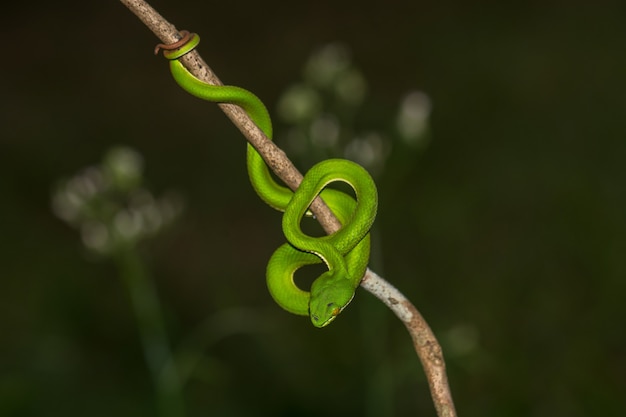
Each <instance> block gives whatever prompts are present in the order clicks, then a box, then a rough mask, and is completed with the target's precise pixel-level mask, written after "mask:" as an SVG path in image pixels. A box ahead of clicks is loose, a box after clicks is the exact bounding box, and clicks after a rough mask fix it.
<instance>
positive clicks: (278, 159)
mask: <svg viewBox="0 0 626 417" xmlns="http://www.w3.org/2000/svg"><path fill="white" fill-rule="evenodd" d="M120 1H121V2H122V3H123V4H124V5H125V6H126V7H128V8H129V9H130V10H131V11H132V12H133V13H134V14H135V15H137V17H138V18H139V19H140V20H141V21H142V22H144V23H145V25H146V26H147V27H148V28H149V29H150V30H152V32H153V33H154V34H155V35H156V36H157V37H158V38H159V39H161V41H162V42H163V43H166V44H168V43H173V42H176V41H178V40H179V39H180V34H179V31H178V30H177V29H176V28H175V27H174V26H173V25H172V24H170V23H169V22H167V21H166V20H165V19H164V18H163V17H162V16H161V15H160V14H159V13H157V12H156V10H154V9H153V8H152V7H151V6H150V5H148V4H147V3H146V2H145V1H143V0H120ZM181 61H182V62H183V64H184V65H185V66H186V67H187V69H188V70H189V71H190V72H191V73H192V74H193V75H194V76H196V77H197V78H199V79H200V80H202V81H204V82H206V83H209V84H214V85H222V83H221V81H220V80H219V78H218V77H217V76H216V75H215V74H214V73H213V71H211V69H210V68H209V66H208V65H207V64H206V63H205V62H204V61H203V60H202V58H201V57H200V55H199V54H198V52H197V51H196V50H194V51H192V52H190V53H188V54H187V55H185V56H184V57H182V58H181ZM219 106H220V107H221V109H222V110H223V111H224V113H225V114H226V116H228V118H229V119H231V121H232V122H233V124H234V125H235V126H237V128H239V130H240V131H241V133H242V134H243V135H244V136H245V137H246V139H247V140H248V142H249V143H251V144H252V146H254V147H255V149H256V150H257V151H258V152H259V153H260V154H261V156H262V157H263V159H264V160H265V162H266V163H267V165H268V166H269V167H270V168H271V169H272V171H274V173H275V174H276V175H277V176H278V177H279V178H280V179H282V180H283V181H284V182H285V184H286V185H287V186H288V187H289V188H291V189H292V190H295V189H296V188H298V185H299V184H300V181H301V180H302V174H301V173H300V172H299V171H298V170H297V169H296V167H295V166H294V165H293V164H292V162H291V161H290V160H289V158H288V157H287V156H286V155H285V153H284V152H283V151H282V150H281V149H280V148H278V147H277V146H276V145H275V144H274V142H272V141H271V140H269V139H268V138H267V137H266V136H265V135H264V134H263V132H262V131H261V130H260V129H259V128H258V127H257V126H256V125H255V124H254V122H252V120H251V119H250V118H249V117H248V115H247V114H246V113H245V112H244V111H243V110H242V109H241V108H240V107H238V106H236V105H232V104H227V103H223V104H219ZM311 211H312V212H313V213H314V214H315V216H316V218H317V220H318V221H319V223H320V224H321V225H322V227H323V228H324V230H325V231H326V232H327V233H329V234H330V233H333V232H335V231H337V230H338V229H339V228H340V227H341V224H340V223H339V221H338V220H337V218H336V217H335V216H334V215H333V213H332V212H331V211H330V210H329V209H328V207H327V206H326V205H325V204H324V202H323V201H322V200H321V199H319V198H318V199H316V200H315V201H314V202H313V204H312V205H311ZM361 287H363V288H364V289H365V290H367V291H369V292H371V293H372V294H374V295H375V296H376V297H377V298H379V299H380V300H381V301H382V302H383V303H385V305H387V306H388V307H389V308H390V309H391V310H392V311H393V312H394V314H395V315H396V316H398V318H399V319H400V320H401V321H402V322H403V323H404V325H405V326H406V328H407V330H408V331H409V333H410V335H411V338H412V339H413V344H414V347H415V351H416V353H417V355H418V356H419V358H420V361H421V363H422V366H423V367H424V371H425V373H426V377H427V379H428V384H429V387H430V391H431V395H432V398H433V402H434V404H435V409H436V410H437V415H438V416H439V417H456V411H455V408H454V402H453V400H452V394H451V392H450V387H449V386H448V378H447V376H446V367H445V361H444V359H443V354H442V351H441V346H440V345H439V343H438V342H437V339H436V337H435V335H434V334H433V332H432V330H431V329H430V327H429V326H428V324H427V323H426V321H425V320H424V318H423V317H422V315H421V314H420V313H419V312H418V311H417V309H416V308H415V306H413V304H411V303H410V302H409V300H407V298H406V297H405V296H404V295H402V293H400V292H399V291H398V290H397V289H396V288H394V287H393V286H392V285H391V284H389V282H387V281H386V280H384V279H383V278H382V277H380V276H378V275H377V274H376V273H375V272H373V271H371V270H370V269H369V268H368V269H367V271H366V273H365V276H364V277H363V280H362V281H361Z"/></svg>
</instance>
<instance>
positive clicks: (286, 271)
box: [155, 32, 378, 327]
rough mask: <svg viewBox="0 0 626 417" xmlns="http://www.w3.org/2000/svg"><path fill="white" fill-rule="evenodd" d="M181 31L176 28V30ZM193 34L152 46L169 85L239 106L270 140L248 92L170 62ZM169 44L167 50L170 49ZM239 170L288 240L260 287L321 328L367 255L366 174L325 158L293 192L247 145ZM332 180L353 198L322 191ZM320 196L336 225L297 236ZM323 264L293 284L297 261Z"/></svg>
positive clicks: (374, 199) (372, 195) (370, 205)
mask: <svg viewBox="0 0 626 417" xmlns="http://www.w3.org/2000/svg"><path fill="white" fill-rule="evenodd" d="M181 33H182V32H181ZM199 42H200V38H199V36H198V35H196V34H189V33H188V32H187V33H186V34H185V37H184V38H183V39H181V41H179V42H177V43H175V44H172V45H162V44H161V45H159V46H158V47H157V49H156V51H155V52H158V50H159V48H160V47H161V48H162V49H164V51H163V53H164V55H165V57H166V58H167V59H169V60H170V61H169V62H170V70H171V73H172V75H173V77H174V79H175V80H176V82H177V83H178V84H179V85H180V86H181V87H182V88H183V89H184V90H186V91H187V92H188V93H190V94H192V95H194V96H196V97H198V98H200V99H203V100H207V101H210V102H215V103H232V104H236V105H238V106H240V107H241V108H242V109H243V110H244V111H245V112H246V113H247V114H248V116H249V117H250V118H251V119H252V121H253V122H254V123H255V124H256V125H257V126H258V127H259V128H260V129H261V130H262V131H263V133H264V134H265V136H267V138H268V139H270V140H271V139H272V122H271V119H270V116H269V113H268V111H267V109H266V108H265V105H264V104H263V103H262V102H261V100H259V98H257V97H256V96H255V95H254V94H253V93H251V92H249V91H247V90H244V89H242V88H239V87H233V86H223V85H220V86H217V85H211V84H207V83H205V82H203V81H200V80H199V79H197V78H196V77H194V76H193V75H192V74H191V73H190V72H189V71H188V70H187V69H186V68H185V67H184V66H183V64H182V63H181V62H180V61H179V60H178V59H179V58H180V57H182V56H183V55H185V54H186V53H188V52H190V51H191V50H193V49H194V48H195V47H196V46H197V45H198V43H199ZM173 48H175V49H173ZM247 168H248V175H249V177H250V182H251V183H252V186H253V188H254V190H255V191H256V193H257V194H258V195H259V197H260V198H261V199H262V200H263V201H265V202H266V203H267V204H268V205H270V206H271V207H273V208H275V209H277V210H280V211H283V212H284V214H283V221H282V228H283V233H284V234H285V237H286V239H287V241H288V242H289V243H285V244H283V245H282V246H280V247H279V248H278V249H277V250H276V251H275V252H274V254H273V255H272V256H271V258H270V260H269V262H268V265H267V271H266V276H267V286H268V288H269V291H270V294H271V295H272V297H273V298H274V300H275V301H276V302H277V303H278V305H280V306H281V307H282V308H284V309H285V310H287V311H289V312H291V313H294V314H298V315H304V316H307V315H308V316H310V318H311V322H312V323H313V325H314V326H316V327H324V326H326V325H327V324H329V323H330V322H332V321H333V320H334V319H335V317H337V315H338V314H339V313H340V312H341V311H342V310H343V309H344V308H345V307H346V305H347V304H348V303H349V302H350V301H351V300H352V298H353V297H354V293H355V291H356V288H357V287H358V285H359V283H360V281H361V278H362V277H363V275H364V273H365V270H366V268H367V264H368V261H369V254H370V238H369V230H370V227H371V226H372V223H373V222H374V218H375V217H376V210H377V204H378V194H377V191H376V185H375V184H374V181H373V180H372V177H371V176H370V175H369V173H368V172H367V171H366V170H365V169H364V168H363V167H361V166H360V165H358V164H356V163H354V162H351V161H348V160H345V159H329V160H325V161H322V162H320V163H318V164H316V165H315V166H313V167H312V168H311V169H310V170H309V171H308V172H307V173H306V175H305V176H304V178H303V179H302V182H301V184H300V186H299V187H298V189H297V190H296V191H295V192H292V191H291V190H290V189H289V188H287V187H284V186H281V185H279V184H278V183H276V182H275V181H274V179H273V178H272V175H271V174H270V171H269V169H268V167H267V165H266V164H265V161H264V160H263V158H262V157H261V155H260V154H259V153H258V152H257V151H256V150H255V149H254V147H252V146H251V145H250V144H248V149H247ZM333 182H344V183H347V184H348V185H349V186H350V187H352V189H353V190H354V193H355V195H356V200H355V199H354V198H353V197H351V196H350V195H348V194H345V193H343V192H340V191H338V190H334V189H332V188H326V186H327V185H328V184H330V183H333ZM318 195H320V196H321V198H322V199H323V200H324V202H325V203H326V205H328V207H329V208H330V209H331V211H332V212H333V213H334V214H335V216H336V217H337V219H338V220H339V222H340V223H341V224H342V227H341V228H340V229H339V230H338V231H337V232H335V233H333V234H331V235H328V236H323V237H312V236H309V235H307V234H305V233H304V232H303V231H302V229H301V227H300V221H301V219H302V218H303V216H306V215H311V213H310V212H309V210H308V207H309V206H310V204H311V202H312V201H313V200H314V199H315V198H316V197H317V196H318ZM321 262H324V263H325V264H326V266H327V267H328V271H326V272H324V273H323V274H321V275H320V276H319V277H317V278H316V279H315V280H314V281H313V283H312V284H311V289H310V291H304V290H302V289H300V288H299V287H298V286H297V285H296V284H295V282H294V274H295V272H296V271H297V270H298V269H299V268H301V267H303V266H305V265H312V264H317V263H321Z"/></svg>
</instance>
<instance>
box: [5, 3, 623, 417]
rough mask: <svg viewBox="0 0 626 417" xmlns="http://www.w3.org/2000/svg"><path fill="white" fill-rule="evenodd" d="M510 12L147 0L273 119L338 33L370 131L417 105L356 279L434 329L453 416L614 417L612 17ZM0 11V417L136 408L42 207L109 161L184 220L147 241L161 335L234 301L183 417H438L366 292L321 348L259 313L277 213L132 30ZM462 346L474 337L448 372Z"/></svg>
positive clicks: (118, 289)
mask: <svg viewBox="0 0 626 417" xmlns="http://www.w3.org/2000/svg"><path fill="white" fill-rule="evenodd" d="M504 3H505V2H463V1H443V2H433V1H428V2H421V1H403V2H400V1H390V2H362V1H319V0H318V1H306V0H305V1H299V2H288V3H286V2H284V1H282V0H280V1H274V0H269V1H264V2H260V1H254V2H227V1H224V2H219V3H218V2H208V1H198V0H189V1H164V0H160V1H158V2H153V5H154V6H155V7H156V8H157V9H158V10H159V11H160V12H161V13H162V14H163V15H164V16H165V17H166V18H168V19H170V21H171V22H173V23H174V24H175V25H177V27H179V28H187V29H190V30H193V31H196V32H199V33H200V34H201V35H202V37H203V42H202V44H201V46H200V52H201V54H202V56H203V57H204V59H205V60H206V61H207V62H208V63H209V64H210V65H211V66H212V67H213V69H214V70H215V71H216V72H217V74H218V75H219V76H220V77H221V78H222V80H223V81H225V82H228V83H234V84H237V85H241V86H245V87H246V88H248V89H251V90H253V91H255V92H256V93H257V94H258V95H259V96H261V97H262V98H263V100H264V101H265V102H266V103H267V104H268V106H269V107H270V108H273V106H274V105H275V103H276V100H277V98H278V96H279V95H280V93H281V92H282V91H283V90H284V89H285V88H286V87H287V86H288V85H289V84H291V83H292V82H294V81H296V80H297V79H298V78H299V71H300V68H301V66H302V64H303V62H304V61H305V60H306V58H307V56H308V55H309V53H310V52H311V51H312V50H313V49H314V48H316V47H318V46H321V45H323V44H325V43H327V42H330V41H337V40H339V41H343V42H345V43H346V44H347V45H349V46H350V47H351V49H352V51H353V56H354V59H355V61H356V63H357V64H358V65H359V67H360V68H361V69H362V70H363V72H364V73H365V75H366V77H367V79H368V81H369V85H370V95H369V100H370V103H373V104H371V105H372V108H373V109H375V111H372V112H371V113H370V114H367V113H366V115H365V116H366V117H365V119H366V120H365V121H364V122H363V123H364V124H365V125H367V124H368V123H369V122H372V120H374V122H372V123H375V121H376V120H390V119H391V118H392V117H393V115H394V112H395V110H396V107H397V103H398V102H399V100H400V98H401V97H402V95H403V94H404V93H405V92H406V91H408V90H411V89H420V90H422V91H425V92H426V93H427V94H429V96H430V97H431V99H432V101H433V105H434V111H433V114H432V119H431V126H432V132H433V136H432V142H431V144H430V146H429V147H428V148H427V150H426V151H425V152H423V153H421V154H415V161H414V163H411V164H410V167H409V169H404V170H403V171H402V172H399V170H394V158H399V157H400V156H406V155H407V151H402V149H399V148H395V151H396V152H395V153H393V154H392V155H391V157H390V159H389V161H388V165H387V166H388V171H386V172H385V173H383V175H381V176H380V177H379V178H378V184H379V189H380V195H381V205H380V214H379V217H378V220H377V224H376V233H377V236H378V238H379V239H380V240H379V242H380V249H379V250H378V251H377V256H376V259H375V261H374V262H375V264H374V269H375V270H377V271H378V272H380V273H381V274H382V275H384V276H385V277H386V278H388V279H389V280H390V281H391V282H393V283H394V284H395V285H396V286H397V287H398V288H400V289H401V290H402V291H403V292H404V293H405V294H406V295H407V296H408V297H409V298H410V299H411V300H412V301H413V302H414V303H415V304H416V305H417V307H418V308H419V309H420V311H421V312H422V313H423V314H424V315H425V317H426V318H427V320H428V321H429V323H430V325H431V326H432V328H433V330H434V331H435V333H436V334H437V335H438V336H439V337H440V339H441V342H442V344H443V348H444V353H446V354H447V359H448V368H449V378H450V383H451V387H452V392H453V394H454V397H455V400H456V406H457V409H458V412H459V415H461V416H483V417H485V416H551V417H554V416H568V417H572V416H592V415H594V416H600V415H601V416H623V415H626V402H625V401H624V392H625V388H626V382H625V381H626V380H625V376H624V375H626V341H625V335H624V324H625V321H624V319H625V316H626V309H625V308H624V307H623V303H624V301H623V300H624V296H625V288H626V165H625V161H626V135H625V133H626V117H624V110H625V109H626V54H625V53H624V50H625V49H624V45H625V44H626V24H625V23H624V22H626V8H625V7H623V6H622V5H621V4H620V2H617V1H615V2H610V1H599V2H594V3H593V5H591V2H556V1H547V2H546V1H535V2H506V4H504ZM576 3H580V4H576ZM1 14H2V17H1V23H2V58H1V60H2V67H1V68H2V69H1V70H0V71H1V72H0V75H1V77H0V88H1V90H0V92H1V102H0V103H1V106H2V107H1V113H0V114H1V119H0V122H1V126H2V133H1V136H0V338H1V339H0V340H1V342H0V414H2V415H6V416H112V415H116V416H131V415H144V416H149V415H154V414H155V411H154V408H153V407H154V400H153V394H152V388H151V383H150V379H149V376H148V373H147V371H146V369H145V365H144V361H143V358H142V351H141V347H140V344H139V339H138V335H137V330H136V328H135V323H134V320H133V316H132V312H131V310H130V308H129V306H128V300H127V297H126V294H125V292H124V289H123V287H122V285H121V283H120V281H119V279H118V278H117V276H116V270H115V268H114V267H113V266H112V265H111V264H110V263H108V262H106V261H95V260H94V259H92V258H91V257H90V256H89V255H88V254H87V253H86V252H85V251H84V249H83V248H82V246H81V243H80V241H79V238H78V234H77V233H76V232H75V231H74V230H72V229H70V228H69V227H67V226H66V225H65V224H64V223H62V222H61V221H60V220H58V219H57V218H55V217H54V216H53V214H52V212H51V209H50V203H49V200H50V192H51V188H52V186H53V184H54V183H55V182H56V180H58V179H59V178H61V177H66V176H69V175H73V174H74V173H75V172H77V171H78V170H80V169H81V168H82V167H84V166H86V165H89V164H94V163H97V162H99V161H100V158H101V156H102V154H103V153H104V152H105V151H106V150H107V149H108V148H109V147H110V146H112V145H116V144H124V145H129V146H132V147H133V148H135V149H137V150H138V151H139V152H141V153H142V154H143V155H144V157H145V158H146V164H147V173H146V176H147V179H148V182H149V184H150V186H151V189H152V190H154V191H155V192H156V193H161V192H162V191H164V190H167V189H176V190H178V191H179V192H181V193H182V194H183V195H184V196H185V199H186V202H187V210H186V212H185V215H184V217H183V218H182V219H181V220H180V222H179V223H178V224H177V225H176V227H175V228H174V229H172V230H171V231H170V232H169V233H167V234H164V235H162V236H161V237H160V238H159V239H157V240H154V241H152V242H151V243H150V245H147V246H146V247H144V248H143V249H144V250H145V253H146V259H147V261H148V262H149V265H150V268H151V270H152V272H153V274H154V277H155V280H156V284H157V286H158V289H159V293H160V294H161V296H162V301H163V303H164V305H165V309H166V314H167V319H168V329H169V330H170V334H171V337H172V340H173V343H174V344H176V343H177V342H179V341H180V340H182V339H183V338H184V336H185V335H186V334H188V333H189V332H190V331H191V330H192V329H193V328H194V327H195V326H196V325H198V324H199V323H201V322H202V321H203V320H204V319H205V318H207V317H211V316H213V315H215V314H219V313H220V312H223V311H228V309H239V308H241V309H247V310H248V311H252V313H253V315H254V317H255V322H254V323H257V322H258V323H259V325H258V326H254V325H253V326H252V327H253V328H255V330H254V331H252V332H244V333H239V334H236V335H234V336H231V337H227V338H224V339H223V340H220V341H219V342H218V343H216V344H214V345H212V346H210V347H209V349H208V350H207V360H206V362H204V363H203V366H202V368H201V370H200V372H199V378H197V379H195V380H194V381H193V382H192V383H191V384H190V385H189V386H188V387H187V389H186V391H185V394H186V397H187V400H188V408H189V415H192V416H206V415H219V416H253V415H256V416H265V415H268V416H269V415H272V416H296V415H297V416H312V415H325V416H328V417H331V416H346V415H373V416H392V415H393V416H410V415H411V416H412V415H420V416H433V415H435V413H434V409H433V407H432V404H431V402H430V398H429V393H428V388H427V386H426V384H425V380H424V377H423V373H422V370H421V366H420V364H419V362H418V360H417V358H416V357H415V356H414V354H413V352H412V347H411V345H410V339H409V337H408V336H407V334H406V332H405V331H404V329H403V327H402V325H401V324H400V323H399V322H398V321H397V320H395V318H394V317H393V316H392V315H391V313H389V312H388V311H386V310H385V308H384V307H383V306H382V305H381V304H380V303H378V302H376V301H375V300H374V299H373V297H372V296H371V295H369V294H367V293H366V292H364V291H362V290H360V291H359V292H358V294H357V298H356V300H355V302H354V303H353V304H352V305H351V306H350V308H349V309H347V310H346V311H345V312H344V313H343V314H342V317H340V319H339V320H337V322H336V323H334V324H333V325H332V326H330V327H329V328H327V329H324V330H316V329H313V328H312V327H311V326H310V325H309V324H308V323H307V320H306V319H303V318H300V317H296V316H292V315H289V314H287V313H285V312H283V311H282V310H280V309H279V308H278V307H277V306H276V305H275V304H274V303H273V302H272V300H271V299H270V297H269V295H268V293H267V291H266V289H265V283H264V278H263V275H264V267H265V262H266V261H267V259H268V257H269V255H270V254H271V252H272V251H273V250H274V249H275V248H276V247H277V245H279V244H280V242H282V239H283V238H282V235H281V233H280V228H279V224H280V216H279V214H278V213H276V212H274V211H272V210H271V209H269V208H267V207H266V206H264V205H263V204H262V203H261V202H260V201H259V200H258V199H257V197H256V195H255V194H254V192H253V191H252V189H251V188H250V186H249V184H248V182H247V179H246V173H245V169H244V141H243V139H242V137H241V136H240V135H239V134H238V132H237V131H236V129H235V128H233V126H232V125H230V124H229V122H228V121H227V119H226V118H225V117H224V116H223V115H222V114H221V113H220V112H219V111H218V110H217V108H216V107H215V106H211V105H208V104H205V103H202V102H199V101H197V100H195V99H192V98H190V97H189V96H187V95H186V94H185V93H183V92H182V91H181V90H179V89H178V88H177V87H176V86H175V85H174V84H173V82H172V81H171V79H170V77H169V74H168V71H167V66H166V64H165V62H164V61H163V59H162V58H156V57H154V56H153V55H152V48H153V46H154V44H155V43H156V42H157V40H156V39H155V38H154V36H153V35H152V34H151V33H150V32H149V31H148V30H147V29H146V28H145V27H144V26H143V25H142V24H141V23H140V22H139V21H138V20H137V19H136V18H135V17H134V15H132V14H131V13H130V12H129V11H128V10H127V9H126V8H125V7H124V6H123V5H122V4H121V3H119V2H117V1H113V0H111V1H108V2H104V1H101V2H95V1H81V2H71V1H65V2H63V1H61V2H23V3H20V4H19V5H18V4H11V5H10V6H6V5H4V6H3V11H2V13H1ZM180 120H188V121H187V122H181V121H180ZM277 129H278V130H280V126H277ZM458 328H466V329H472V331H473V332H475V334H476V335H477V344H476V345H475V346H474V348H473V349H471V350H469V351H467V352H465V353H457V354H455V353H454V352H455V349H454V348H453V347H452V346H451V342H449V340H451V339H450V338H449V337H448V335H450V334H451V332H453V330H454V329H458Z"/></svg>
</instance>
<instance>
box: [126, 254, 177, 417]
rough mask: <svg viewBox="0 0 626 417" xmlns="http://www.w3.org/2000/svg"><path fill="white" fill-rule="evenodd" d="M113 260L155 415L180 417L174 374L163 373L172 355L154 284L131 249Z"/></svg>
mask: <svg viewBox="0 0 626 417" xmlns="http://www.w3.org/2000/svg"><path fill="white" fill-rule="evenodd" d="M114 259H115V263H116V265H117V267H118V269H119V274H120V278H121V280H122V282H123V283H124V285H125V286H126V290H127V291H128V295H129V297H130V304H131V306H132V309H133V311H134V314H135V318H136V320H137V327H138V329H139V335H140V337H141V343H142V346H143V351H144V357H145V360H146V364H147V366H148V369H149V371H150V375H151V377H152V382H153V384H154V388H155V390H156V396H157V408H158V410H157V411H158V414H157V415H158V416H160V417H179V416H182V415H184V408H185V407H184V400H183V395H182V386H181V382H180V378H179V376H178V372H176V370H174V369H171V367H168V372H167V373H164V372H163V371H164V369H165V368H164V367H165V365H166V364H169V363H172V351H171V349H170V345H169V340H168V337H167V332H166V330H165V324H164V322H163V314H162V311H161V304H160V302H159V298H158V296H157V293H156V289H155V287H154V284H153V282H152V280H151V278H150V277H149V276H148V273H147V272H146V268H145V265H144V263H143V260H142V259H141V255H140V254H139V251H138V250H137V248H136V247H134V246H133V245H126V246H123V247H120V248H118V250H116V252H115V254H114Z"/></svg>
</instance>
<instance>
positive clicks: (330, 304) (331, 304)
mask: <svg viewBox="0 0 626 417" xmlns="http://www.w3.org/2000/svg"><path fill="white" fill-rule="evenodd" d="M334 305H335V303H328V304H326V307H328V308H330V307H332V306H334Z"/></svg>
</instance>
